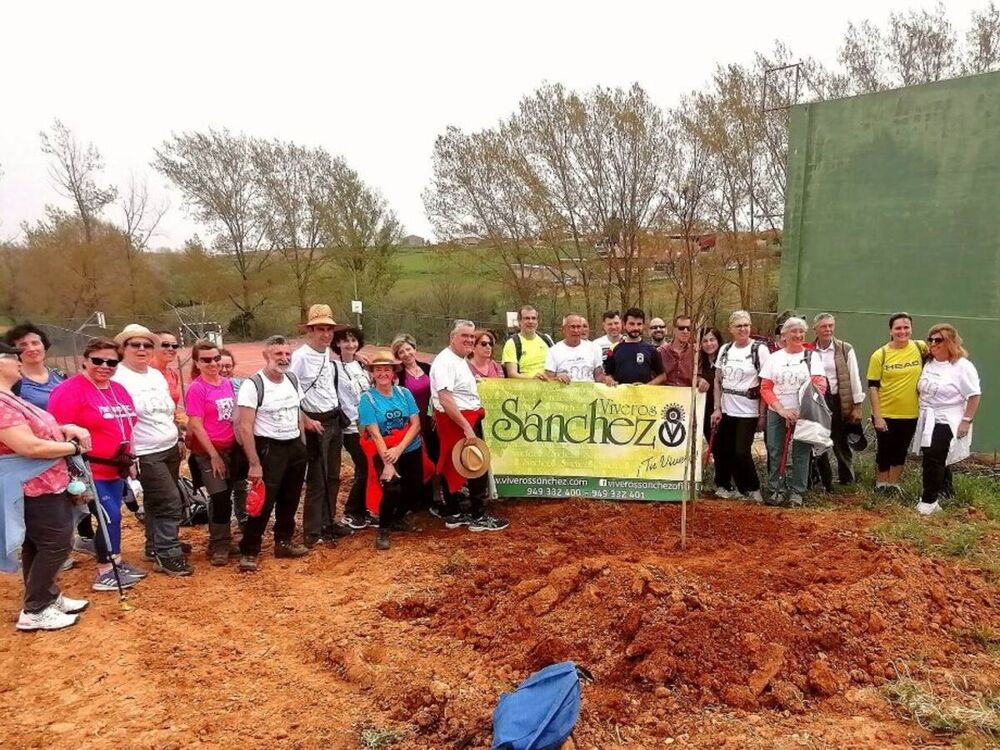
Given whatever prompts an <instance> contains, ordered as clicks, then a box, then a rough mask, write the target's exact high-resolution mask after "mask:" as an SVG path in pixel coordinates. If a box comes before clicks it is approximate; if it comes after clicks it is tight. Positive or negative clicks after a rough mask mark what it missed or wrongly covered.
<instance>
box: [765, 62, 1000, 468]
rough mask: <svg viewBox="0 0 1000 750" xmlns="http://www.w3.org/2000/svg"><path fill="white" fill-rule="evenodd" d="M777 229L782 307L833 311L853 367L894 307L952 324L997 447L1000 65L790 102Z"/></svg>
mask: <svg viewBox="0 0 1000 750" xmlns="http://www.w3.org/2000/svg"><path fill="white" fill-rule="evenodd" d="M784 228H785V235H784V242H783V255H782V268H781V290H780V309H787V308H792V309H795V310H797V311H798V312H800V313H802V314H805V315H806V316H807V318H808V319H809V320H810V321H811V319H812V316H813V315H814V314H816V313H817V312H821V311H829V312H833V313H835V314H836V315H837V333H838V335H840V336H841V337H842V338H845V339H847V340H848V341H851V342H852V343H854V344H855V345H856V347H857V348H858V351H859V354H860V355H861V356H859V362H860V361H862V360H863V362H861V366H862V369H864V368H865V367H867V360H868V356H869V355H870V354H871V352H873V351H874V350H875V349H876V348H877V347H878V346H879V345H880V344H881V343H884V342H885V341H886V340H887V338H888V316H889V315H890V314H891V313H893V312H896V311H899V310H905V311H907V312H909V313H910V314H911V315H912V316H913V318H914V333H915V336H917V335H919V336H920V337H921V338H922V337H924V336H926V333H927V329H928V328H929V327H930V326H931V325H932V324H933V323H936V322H949V323H951V324H953V325H954V326H955V327H956V328H958V330H959V332H960V333H961V334H962V337H963V338H964V339H965V344H966V348H967V349H968V350H969V352H970V359H971V360H972V361H973V363H975V365H976V367H977V368H978V369H979V374H980V377H981V378H982V381H983V403H982V406H981V408H980V411H979V416H978V417H977V419H976V426H975V429H974V447H975V449H976V450H978V451H984V452H992V451H994V450H998V449H1000V390H998V384H1000V377H998V375H997V374H998V373H1000V320H998V318H1000V73H989V74H985V75H980V76H970V77H968V78H959V79H955V80H951V81H944V82H940V83H933V84H926V85H923V86H912V87H909V88H905V89H899V90H896V91H887V92H883V93H878V94H871V95H867V96H859V97H854V98H851V99H842V100H838V101H829V102H821V103H818V104H807V105H800V106H797V107H794V108H793V109H792V111H791V122H790V133H789V152H788V183H787V189H786V199H785V225H784ZM863 377H864V372H862V378H863Z"/></svg>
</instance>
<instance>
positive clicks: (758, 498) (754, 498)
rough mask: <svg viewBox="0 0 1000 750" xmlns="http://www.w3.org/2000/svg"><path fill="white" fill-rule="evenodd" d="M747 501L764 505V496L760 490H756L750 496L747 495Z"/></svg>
mask: <svg viewBox="0 0 1000 750" xmlns="http://www.w3.org/2000/svg"><path fill="white" fill-rule="evenodd" d="M747 500H749V501H750V502H751V503H763V502H764V496H763V495H762V494H760V490H754V491H753V492H751V493H750V494H749V495H747Z"/></svg>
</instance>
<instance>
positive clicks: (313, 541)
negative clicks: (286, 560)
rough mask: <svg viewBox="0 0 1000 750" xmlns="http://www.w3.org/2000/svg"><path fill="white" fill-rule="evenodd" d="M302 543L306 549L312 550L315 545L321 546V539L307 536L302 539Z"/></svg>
mask: <svg viewBox="0 0 1000 750" xmlns="http://www.w3.org/2000/svg"><path fill="white" fill-rule="evenodd" d="M302 541H303V543H304V544H305V545H306V549H312V548H313V547H315V546H316V545H317V544H322V543H323V537H321V536H313V535H312V534H309V535H308V536H304V537H302ZM276 549H277V548H276ZM275 557H277V554H275Z"/></svg>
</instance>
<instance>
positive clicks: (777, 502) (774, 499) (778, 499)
mask: <svg viewBox="0 0 1000 750" xmlns="http://www.w3.org/2000/svg"><path fill="white" fill-rule="evenodd" d="M784 504H785V496H784V495H783V494H782V493H780V492H772V493H771V497H769V498H767V499H766V500H764V505H768V506H770V507H772V508H777V507H779V506H781V505H784Z"/></svg>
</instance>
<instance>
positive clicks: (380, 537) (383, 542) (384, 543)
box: [375, 529, 389, 551]
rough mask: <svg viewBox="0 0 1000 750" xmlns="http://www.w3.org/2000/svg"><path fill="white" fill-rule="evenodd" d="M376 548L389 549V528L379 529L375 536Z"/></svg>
mask: <svg viewBox="0 0 1000 750" xmlns="http://www.w3.org/2000/svg"><path fill="white" fill-rule="evenodd" d="M375 549H377V550H380V551H385V550H387V549H389V529H379V530H378V534H376V536H375Z"/></svg>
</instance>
